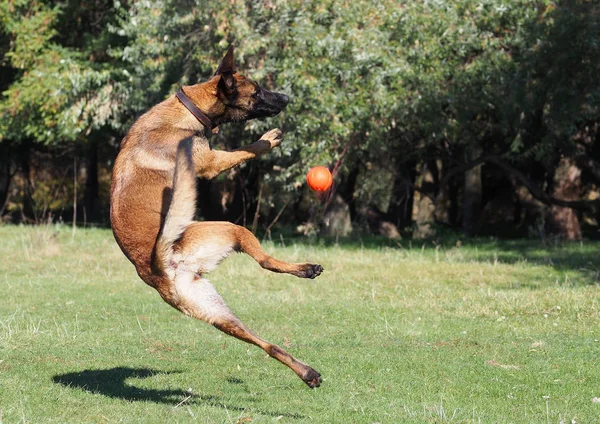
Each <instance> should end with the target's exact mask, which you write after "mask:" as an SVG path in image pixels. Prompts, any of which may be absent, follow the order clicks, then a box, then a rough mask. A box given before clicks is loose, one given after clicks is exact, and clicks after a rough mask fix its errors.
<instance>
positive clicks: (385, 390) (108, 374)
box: [0, 226, 600, 423]
mask: <svg viewBox="0 0 600 424" xmlns="http://www.w3.org/2000/svg"><path fill="white" fill-rule="evenodd" d="M0 239H1V240H2V243H1V244H0V255H1V257H2V259H1V261H0V288H1V290H2V293H1V294H0V422H7V423H9V422H10V423H12V422H47V421H52V422H115V421H124V422H144V423H146V422H187V421H200V422H218V423H220V422H234V423H235V422H250V420H252V422H273V421H276V422H304V421H312V422H333V423H338V422H344V423H345V422H361V423H362V422H364V423H373V422H381V423H384V422H386V423H387V422H389V423H395V422H415V423H422V422H431V423H437V422H474V423H478V422H485V423H490V422H493V423H501V422H507V423H508V422H527V423H529V422H543V423H545V422H555V423H558V422H560V421H563V422H571V420H575V421H576V422H579V423H584V422H594V421H597V419H598V417H600V403H595V402H594V401H593V399H594V398H598V397H600V386H598V381H600V364H599V362H598V357H599V354H600V342H599V341H598V339H600V326H599V324H600V306H599V296H598V295H599V291H600V290H599V286H598V269H597V264H598V261H597V252H598V250H599V248H600V244H598V243H592V242H584V243H583V244H566V245H562V244H553V245H543V244H541V243H539V242H532V241H529V242H522V241H521V242H508V241H504V242H503V241H498V240H493V239H479V240H471V241H465V240H462V241H460V242H459V243H457V240H446V241H445V242H444V243H435V244H434V243H425V244H423V243H417V242H412V243H409V242H404V241H403V242H400V243H393V244H389V245H388V246H386V247H377V245H376V244H375V243H373V241H372V240H369V241H368V242H367V241H364V240H363V241H361V240H354V241H353V242H351V243H348V244H347V245H342V244H335V243H325V245H323V244H321V243H316V244H313V245H308V244H301V243H299V242H298V241H294V240H292V239H284V240H283V241H284V243H285V247H283V246H281V243H280V242H279V241H278V242H277V243H266V244H265V248H266V249H267V250H268V251H269V252H271V253H273V254H274V255H275V256H277V257H279V258H281V259H286V260H290V261H304V260H311V261H316V262H318V263H321V264H322V265H323V266H324V267H325V270H326V271H325V273H324V274H323V275H322V276H321V277H320V278H318V279H316V280H300V279H297V278H294V277H289V276H283V275H278V274H272V273H269V272H267V271H264V270H262V269H260V267H258V266H257V265H256V264H255V263H254V262H253V261H252V260H251V259H250V258H248V257H246V256H244V255H234V256H232V257H231V258H229V259H228V260H227V261H225V262H224V263H223V264H222V265H221V267H220V268H219V269H218V270H217V271H216V272H215V273H213V274H212V275H211V276H210V279H211V281H212V282H213V283H214V284H215V285H216V286H217V287H218V288H219V291H220V292H221V294H222V295H223V297H224V298H225V299H226V300H227V302H228V304H229V305H230V307H231V308H232V309H233V310H234V311H235V312H236V313H237V314H238V315H239V316H240V318H241V319H242V320H243V321H244V322H245V323H246V324H247V325H248V326H249V327H250V328H252V329H253V330H255V331H256V332H258V333H259V334H261V335H262V336H263V337H264V338H266V339H267V340H269V341H271V342H274V343H277V344H279V345H281V346H283V347H285V348H286V349H288V350H289V351H290V352H291V353H292V354H294V355H295V356H297V357H298V358H299V359H301V360H303V361H305V362H307V363H309V364H310V365H312V366H313V367H315V368H316V369H317V370H319V371H320V372H321V373H322V375H323V377H324V382H323V385H322V387H321V388H319V389H317V390H310V389H308V388H306V386H305V385H304V383H302V382H301V381H300V380H299V379H298V378H297V377H296V376H295V375H294V374H293V373H292V372H291V371H290V370H288V369H286V368H285V367H283V366H281V365H279V364H278V363H277V362H276V361H274V360H273V359H270V358H268V357H267V356H266V355H265V354H264V352H262V351H261V350H259V349H257V348H255V347H253V346H249V345H246V344H244V343H242V342H239V341H237V340H235V339H232V338H230V337H227V336H224V335H222V334H221V333H219V332H218V331H217V330H215V329H214V328H212V327H210V326H208V325H206V324H204V323H202V322H198V321H194V320H191V319H189V318H186V317H185V316H183V315H181V314H180V313H178V312H176V311H174V310H172V309H171V308H170V307H168V306H167V305H166V304H165V303H164V302H162V300H161V299H160V298H159V296H158V295H157V294H156V293H155V292H154V291H153V290H152V289H151V288H149V287H147V286H145V285H144V284H143V283H142V282H141V280H139V279H138V277H137V275H136V274H135V271H134V269H133V267H132V266H131V265H130V264H129V263H128V262H127V260H126V259H125V257H124V256H123V255H122V254H121V252H120V251H119V249H118V247H117V245H116V243H115V242H114V240H113V238H112V235H111V233H110V231H107V230H78V231H77V232H76V233H75V234H74V235H73V234H72V233H71V231H70V230H69V229H66V228H64V229H63V228H60V227H54V226H49V227H35V228H34V227H10V226H8V227H0ZM383 244H387V243H383Z"/></svg>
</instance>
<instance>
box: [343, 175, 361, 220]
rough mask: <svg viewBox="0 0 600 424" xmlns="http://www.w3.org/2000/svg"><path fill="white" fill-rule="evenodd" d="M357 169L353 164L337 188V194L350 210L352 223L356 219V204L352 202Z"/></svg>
mask: <svg viewBox="0 0 600 424" xmlns="http://www.w3.org/2000/svg"><path fill="white" fill-rule="evenodd" d="M359 171H360V169H359V167H358V165H357V164H355V165H354V166H353V167H352V168H351V169H350V172H349V173H348V175H347V176H346V177H345V178H344V179H343V181H342V183H341V184H340V185H339V187H338V188H337V194H339V195H340V196H342V199H343V200H344V202H346V204H347V205H348V208H349V210H350V218H351V219H352V221H354V220H355V219H356V216H357V211H356V202H355V201H354V193H355V191H356V183H357V181H358V174H359Z"/></svg>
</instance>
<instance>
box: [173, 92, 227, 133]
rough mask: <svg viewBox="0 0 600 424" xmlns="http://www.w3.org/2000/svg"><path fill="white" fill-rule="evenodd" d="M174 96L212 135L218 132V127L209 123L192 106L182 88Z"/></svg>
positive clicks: (203, 115)
mask: <svg viewBox="0 0 600 424" xmlns="http://www.w3.org/2000/svg"><path fill="white" fill-rule="evenodd" d="M175 96H176V97H177V98H178V99H179V101H180V102H181V103H182V104H183V105H184V106H185V107H186V109H187V110H189V111H190V113H191V114H192V115H194V117H195V118H196V119H197V120H198V121H200V123H201V124H202V125H204V126H205V127H206V128H208V129H209V130H211V131H212V132H213V133H217V132H218V131H219V128H218V126H217V125H215V124H214V123H213V121H211V120H210V118H209V117H208V116H206V115H205V114H204V112H202V111H201V110H200V109H199V108H198V106H196V105H195V104H194V102H192V100H191V99H190V98H189V97H188V96H187V95H186V94H185V92H184V91H183V88H180V89H179V91H178V92H177V94H175Z"/></svg>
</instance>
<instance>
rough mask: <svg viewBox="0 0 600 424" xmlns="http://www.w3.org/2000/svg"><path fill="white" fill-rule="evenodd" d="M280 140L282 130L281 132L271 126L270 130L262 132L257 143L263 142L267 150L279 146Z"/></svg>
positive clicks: (281, 138)
mask: <svg viewBox="0 0 600 424" xmlns="http://www.w3.org/2000/svg"><path fill="white" fill-rule="evenodd" d="M281 140H283V132H281V130H280V129H279V128H273V129H272V130H270V131H267V132H266V133H264V134H263V135H262V137H261V138H260V140H259V141H257V143H260V142H263V143H264V144H265V147H266V148H267V149H266V151H269V150H271V149H273V148H275V147H277V146H279V145H280V144H281ZM265 142H266V143H265Z"/></svg>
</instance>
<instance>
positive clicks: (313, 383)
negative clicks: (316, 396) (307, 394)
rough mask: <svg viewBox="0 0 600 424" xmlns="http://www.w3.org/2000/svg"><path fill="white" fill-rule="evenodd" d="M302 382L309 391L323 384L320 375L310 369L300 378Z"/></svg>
mask: <svg viewBox="0 0 600 424" xmlns="http://www.w3.org/2000/svg"><path fill="white" fill-rule="evenodd" d="M302 380H304V382H305V383H306V384H307V385H308V387H310V388H311V389H314V388H315V387H319V386H320V385H321V383H322V382H323V379H322V378H321V374H319V373H318V372H317V371H315V370H313V369H312V368H311V369H310V371H309V372H307V373H306V375H305V376H304V377H303V378H302Z"/></svg>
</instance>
